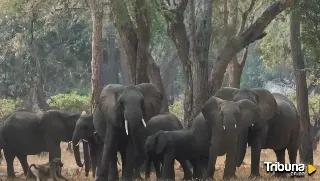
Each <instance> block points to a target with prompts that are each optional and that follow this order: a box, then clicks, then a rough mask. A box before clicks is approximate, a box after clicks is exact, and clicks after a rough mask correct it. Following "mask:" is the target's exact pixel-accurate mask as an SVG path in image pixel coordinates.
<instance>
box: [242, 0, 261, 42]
mask: <svg viewBox="0 0 320 181" xmlns="http://www.w3.org/2000/svg"><path fill="white" fill-rule="evenodd" d="M256 1H257V0H251V3H250V5H249V8H248V9H247V10H246V11H245V12H244V13H242V15H241V24H240V28H239V31H238V33H237V36H238V35H240V33H242V32H243V30H244V27H245V26H246V23H247V19H248V15H249V13H250V12H251V11H252V9H253V7H254V5H255V3H256Z"/></svg>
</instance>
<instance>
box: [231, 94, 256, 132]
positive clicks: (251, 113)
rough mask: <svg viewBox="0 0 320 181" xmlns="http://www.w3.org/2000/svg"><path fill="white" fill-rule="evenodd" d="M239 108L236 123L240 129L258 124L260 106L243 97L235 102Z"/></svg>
mask: <svg viewBox="0 0 320 181" xmlns="http://www.w3.org/2000/svg"><path fill="white" fill-rule="evenodd" d="M236 105H237V106H238V107H239V109H240V120H239V122H238V123H237V124H238V125H239V127H240V128H241V130H243V129H246V128H248V127H250V126H254V125H256V124H259V121H260V108H259V106H258V105H256V104H255V103H254V102H252V101H250V100H248V99H243V100H240V101H237V102H236Z"/></svg>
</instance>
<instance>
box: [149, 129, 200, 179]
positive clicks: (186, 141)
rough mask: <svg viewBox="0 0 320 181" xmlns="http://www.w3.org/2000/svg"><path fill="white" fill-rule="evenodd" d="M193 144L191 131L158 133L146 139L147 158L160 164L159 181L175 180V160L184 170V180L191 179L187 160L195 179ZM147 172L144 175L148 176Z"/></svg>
mask: <svg viewBox="0 0 320 181" xmlns="http://www.w3.org/2000/svg"><path fill="white" fill-rule="evenodd" d="M193 143H194V142H193V133H192V131H191V130H174V131H159V132H157V133H156V134H154V135H151V136H149V137H148V138H147V140H146V143H145V150H146V152H147V153H148V155H149V156H153V157H154V156H155V157H156V158H157V159H158V160H159V161H160V162H161V163H162V168H161V180H174V179H175V173H174V160H175V159H176V160H177V161H179V162H180V164H181V167H182V168H183V170H184V179H185V180H190V179H191V177H192V173H191V170H190V168H189V166H188V164H187V160H189V161H190V162H191V164H192V166H193V169H194V175H193V177H194V178H196V176H195V173H196V171H195V168H196V166H195V164H196V160H195V155H196V151H195V149H194V146H193ZM155 167H156V166H155ZM156 169H157V168H156ZM147 171H148V169H146V175H147V174H150V173H147ZM157 177H158V174H157Z"/></svg>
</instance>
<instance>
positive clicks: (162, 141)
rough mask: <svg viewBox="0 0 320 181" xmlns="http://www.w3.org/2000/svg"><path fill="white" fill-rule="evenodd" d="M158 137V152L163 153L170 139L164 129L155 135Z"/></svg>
mask: <svg viewBox="0 0 320 181" xmlns="http://www.w3.org/2000/svg"><path fill="white" fill-rule="evenodd" d="M155 137H156V140H157V141H156V142H157V149H156V151H157V154H161V153H162V152H163V151H164V148H165V147H166V145H167V143H168V139H167V137H166V135H165V132H164V131H162V130H161V131H159V132H157V133H156V135H155Z"/></svg>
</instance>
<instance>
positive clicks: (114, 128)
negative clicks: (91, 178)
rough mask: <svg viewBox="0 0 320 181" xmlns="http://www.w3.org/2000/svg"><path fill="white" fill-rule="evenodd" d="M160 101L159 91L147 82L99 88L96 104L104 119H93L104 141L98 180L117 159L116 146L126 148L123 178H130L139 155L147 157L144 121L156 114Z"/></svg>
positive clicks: (105, 178)
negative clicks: (97, 103)
mask: <svg viewBox="0 0 320 181" xmlns="http://www.w3.org/2000/svg"><path fill="white" fill-rule="evenodd" d="M161 101H162V94H161V92H160V91H159V90H158V89H157V88H156V87H155V86H154V85H153V84H150V83H142V84H139V85H136V86H133V85H130V86H122V85H118V84H109V85H107V86H106V87H105V88H104V89H103V90H102V91H101V94H100V98H99V105H98V107H99V109H100V111H101V112H102V114H103V119H97V120H96V119H94V120H93V123H94V126H95V129H96V130H97V132H98V135H99V137H100V138H101V140H103V152H102V156H101V159H100V160H101V166H100V168H99V170H98V174H97V176H98V177H97V179H96V180H97V181H100V180H107V178H108V172H109V167H108V165H109V163H110V161H111V160H113V159H115V158H116V152H117V149H116V148H119V147H120V148H121V149H124V150H125V159H124V160H123V163H125V164H124V166H125V168H124V170H123V174H122V179H123V180H132V179H133V167H134V162H135V161H136V160H137V158H138V157H141V158H145V157H146V155H145V152H144V147H143V145H144V143H143V140H142V138H144V137H145V134H146V132H145V129H146V128H145V123H147V122H148V121H149V120H150V118H151V117H153V116H155V115H157V114H159V112H160V108H161ZM125 120H126V121H125Z"/></svg>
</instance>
